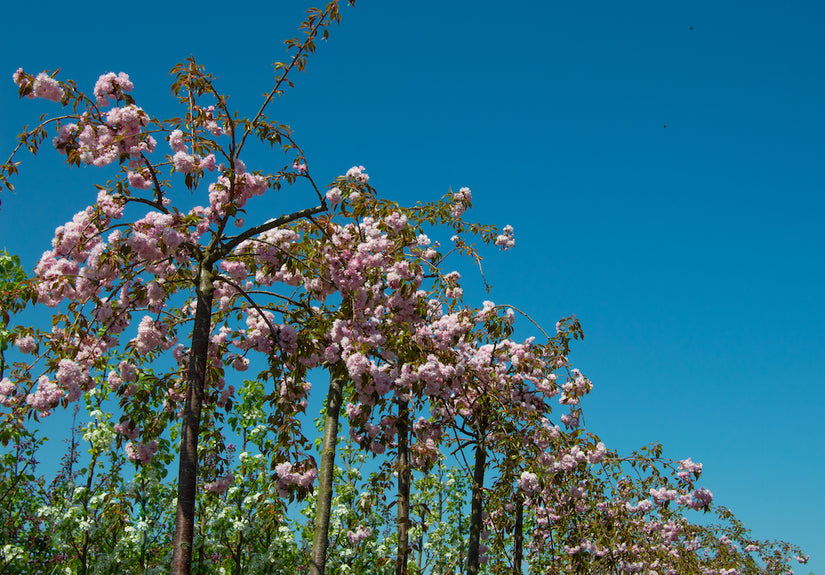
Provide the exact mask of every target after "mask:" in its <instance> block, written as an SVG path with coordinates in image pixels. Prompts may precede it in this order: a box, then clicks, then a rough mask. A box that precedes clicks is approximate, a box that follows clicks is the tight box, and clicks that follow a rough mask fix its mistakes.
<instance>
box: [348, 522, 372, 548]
mask: <svg viewBox="0 0 825 575" xmlns="http://www.w3.org/2000/svg"><path fill="white" fill-rule="evenodd" d="M370 535H372V530H371V529H370V528H369V527H364V526H363V525H359V526H358V528H357V529H356V530H355V531H347V539H349V543H350V545H357V544H358V543H360V542H361V541H363V540H365V539H368V538H369V536H370Z"/></svg>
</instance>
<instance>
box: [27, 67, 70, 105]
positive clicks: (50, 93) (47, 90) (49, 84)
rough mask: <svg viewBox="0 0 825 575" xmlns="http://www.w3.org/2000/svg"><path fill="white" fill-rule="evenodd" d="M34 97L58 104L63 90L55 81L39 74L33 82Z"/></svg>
mask: <svg viewBox="0 0 825 575" xmlns="http://www.w3.org/2000/svg"><path fill="white" fill-rule="evenodd" d="M34 97H35V98H43V99H44V100H51V101H52V102H59V101H60V100H61V99H62V98H63V88H61V87H60V84H59V83H58V81H57V80H55V79H54V78H52V77H51V76H49V75H48V74H46V73H45V72H40V73H39V74H38V75H37V78H35V80H34Z"/></svg>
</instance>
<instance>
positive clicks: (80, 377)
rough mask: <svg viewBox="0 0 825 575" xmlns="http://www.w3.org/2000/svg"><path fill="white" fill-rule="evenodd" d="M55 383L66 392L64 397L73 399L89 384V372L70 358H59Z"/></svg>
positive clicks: (69, 399)
mask: <svg viewBox="0 0 825 575" xmlns="http://www.w3.org/2000/svg"><path fill="white" fill-rule="evenodd" d="M55 379H57V383H58V384H60V386H61V387H63V389H65V390H66V391H67V392H68V393H67V394H66V399H67V400H68V401H75V400H76V399H78V398H79V397H80V395H81V394H82V392H83V390H84V389H86V388H87V387H88V385H89V382H90V380H89V373H88V372H87V371H86V369H85V368H81V367H80V366H79V365H78V364H77V363H76V362H74V361H72V360H70V359H61V360H60V363H59V364H58V368H57V373H56V374H55Z"/></svg>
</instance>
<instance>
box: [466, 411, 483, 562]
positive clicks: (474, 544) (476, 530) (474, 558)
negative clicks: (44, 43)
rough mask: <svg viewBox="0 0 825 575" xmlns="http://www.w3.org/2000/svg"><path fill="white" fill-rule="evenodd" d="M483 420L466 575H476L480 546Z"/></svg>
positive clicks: (477, 458)
mask: <svg viewBox="0 0 825 575" xmlns="http://www.w3.org/2000/svg"><path fill="white" fill-rule="evenodd" d="M486 427H487V424H486V422H485V421H484V420H482V421H480V422H479V425H478V428H477V429H478V431H477V433H478V437H477V438H476V453H475V464H474V468H473V495H472V499H471V502H470V541H469V543H468V547H467V575H477V574H478V566H479V546H480V545H481V528H482V521H481V511H482V509H481V507H482V500H483V497H484V471H485V469H484V468H485V465H486V464H487V447H486V445H485V444H484V443H485V442H484V439H485V437H484V436H485V428H486Z"/></svg>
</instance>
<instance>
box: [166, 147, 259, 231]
mask: <svg viewBox="0 0 825 575" xmlns="http://www.w3.org/2000/svg"><path fill="white" fill-rule="evenodd" d="M179 153H180V152H179ZM176 155H177V154H176ZM211 161H212V162H214V157H213V158H212V160H211ZM187 165H188V164H187ZM180 171H183V170H180ZM268 188H269V182H268V181H267V179H266V177H264V176H261V175H258V174H253V173H251V172H247V171H246V166H245V165H244V163H243V162H242V161H240V160H235V180H234V183H233V182H232V180H230V178H229V177H228V176H225V175H224V176H219V177H218V181H217V182H214V183H212V184H210V185H209V207H210V209H211V210H212V211H211V216H212V218H213V221H217V219H219V218H223V217H224V216H225V215H226V213H227V210H228V209H229V208H230V207H231V208H232V209H233V210H237V209H240V208H243V207H244V206H245V205H246V202H247V201H248V200H249V199H250V198H251V197H253V196H260V195H262V194H263V193H264V192H266V190H267V189H268Z"/></svg>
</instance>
